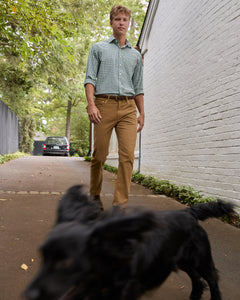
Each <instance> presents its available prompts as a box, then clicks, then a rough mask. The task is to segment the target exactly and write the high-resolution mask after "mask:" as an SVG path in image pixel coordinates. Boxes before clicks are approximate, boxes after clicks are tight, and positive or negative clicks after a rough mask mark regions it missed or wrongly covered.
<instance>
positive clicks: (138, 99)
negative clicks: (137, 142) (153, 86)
mask: <svg viewBox="0 0 240 300" xmlns="http://www.w3.org/2000/svg"><path fill="white" fill-rule="evenodd" d="M135 102H136V105H137V109H138V111H139V116H138V119H137V121H138V131H137V132H139V131H141V130H142V129H143V126H144V119H145V114H144V100H143V94H139V95H137V96H135Z"/></svg>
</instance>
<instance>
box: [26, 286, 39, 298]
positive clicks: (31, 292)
mask: <svg viewBox="0 0 240 300" xmlns="http://www.w3.org/2000/svg"><path fill="white" fill-rule="evenodd" d="M25 296H26V297H27V299H28V300H38V299H40V290H39V289H35V288H30V289H28V290H26V292H25Z"/></svg>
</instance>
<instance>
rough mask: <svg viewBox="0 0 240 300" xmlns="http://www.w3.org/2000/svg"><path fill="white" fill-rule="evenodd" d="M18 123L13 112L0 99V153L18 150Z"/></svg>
mask: <svg viewBox="0 0 240 300" xmlns="http://www.w3.org/2000/svg"><path fill="white" fill-rule="evenodd" d="M18 144H19V124H18V118H17V116H16V114H15V113H14V112H11V111H10V109H9V108H8V106H7V105H6V104H4V103H3V102H2V101H1V100H0V155H2V154H8V153H14V152H16V151H18Z"/></svg>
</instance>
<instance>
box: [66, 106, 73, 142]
mask: <svg viewBox="0 0 240 300" xmlns="http://www.w3.org/2000/svg"><path fill="white" fill-rule="evenodd" d="M71 110H72V101H71V100H68V107H67V121H66V138H67V139H68V142H69V143H70V120H71Z"/></svg>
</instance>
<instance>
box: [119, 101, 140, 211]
mask: <svg viewBox="0 0 240 300" xmlns="http://www.w3.org/2000/svg"><path fill="white" fill-rule="evenodd" d="M115 130H116V135H117V139H118V154H119V164H118V174H117V182H116V186H115V192H114V199H113V205H121V206H123V207H124V206H126V205H127V203H128V197H129V191H130V184H131V178H132V171H133V163H134V157H135V156H134V150H135V145H136V139H137V110H136V104H135V101H134V100H128V101H120V102H119V109H118V123H117V125H116V127H115Z"/></svg>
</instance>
